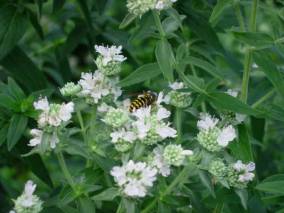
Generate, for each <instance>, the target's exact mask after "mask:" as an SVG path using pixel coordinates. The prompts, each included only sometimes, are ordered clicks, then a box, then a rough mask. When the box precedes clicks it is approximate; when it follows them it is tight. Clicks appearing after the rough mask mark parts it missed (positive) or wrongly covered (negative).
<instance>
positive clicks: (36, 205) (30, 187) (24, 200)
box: [14, 180, 42, 213]
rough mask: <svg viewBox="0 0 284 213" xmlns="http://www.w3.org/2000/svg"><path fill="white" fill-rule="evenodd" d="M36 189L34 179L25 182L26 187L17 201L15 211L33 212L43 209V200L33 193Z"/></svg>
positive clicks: (19, 212) (36, 212)
mask: <svg viewBox="0 0 284 213" xmlns="http://www.w3.org/2000/svg"><path fill="white" fill-rule="evenodd" d="M35 189H36V184H34V183H33V182H32V181H30V180H29V181H28V182H27V183H26V184H25V189H24V191H23V193H22V195H21V196H19V197H18V198H17V199H16V200H15V201H14V202H15V208H14V210H15V212H18V213H21V212H33V213H38V212H40V211H41V210H42V201H41V200H40V199H39V198H38V197H37V196H36V195H33V193H34V192H35Z"/></svg>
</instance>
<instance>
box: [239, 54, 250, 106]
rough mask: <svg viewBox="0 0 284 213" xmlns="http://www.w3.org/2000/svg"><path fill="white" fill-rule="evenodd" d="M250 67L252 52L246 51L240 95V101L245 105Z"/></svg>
mask: <svg viewBox="0 0 284 213" xmlns="http://www.w3.org/2000/svg"><path fill="white" fill-rule="evenodd" d="M251 66H252V50H250V49H247V50H246V54H245V61H244V73H243V80H242V93H241V100H242V101H243V102H244V103H247V98H248V86H249V77H250V71H251Z"/></svg>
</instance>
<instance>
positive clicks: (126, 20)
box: [119, 13, 137, 29]
mask: <svg viewBox="0 0 284 213" xmlns="http://www.w3.org/2000/svg"><path fill="white" fill-rule="evenodd" d="M136 17H137V16H136V15H134V14H132V13H128V14H127V15H126V16H125V17H124V19H123V20H122V22H121V23H120V25H119V29H124V28H126V27H127V26H128V25H129V24H131V23H132V22H133V21H134V20H135V19H136Z"/></svg>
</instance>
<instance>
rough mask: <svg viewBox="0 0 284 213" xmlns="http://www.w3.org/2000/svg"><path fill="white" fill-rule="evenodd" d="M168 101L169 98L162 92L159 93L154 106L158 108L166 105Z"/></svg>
mask: <svg viewBox="0 0 284 213" xmlns="http://www.w3.org/2000/svg"><path fill="white" fill-rule="evenodd" d="M169 101H170V97H169V96H167V95H166V96H165V95H164V93H163V92H160V93H159V94H158V97H157V100H156V104H157V105H158V106H159V105H160V104H161V103H165V104H168V103H169Z"/></svg>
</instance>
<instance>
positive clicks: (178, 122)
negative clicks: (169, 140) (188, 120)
mask: <svg viewBox="0 0 284 213" xmlns="http://www.w3.org/2000/svg"><path fill="white" fill-rule="evenodd" d="M175 115H176V119H175V122H176V128H177V139H176V142H177V143H178V144H180V143H181V138H182V109H181V108H176V114H175Z"/></svg>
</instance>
